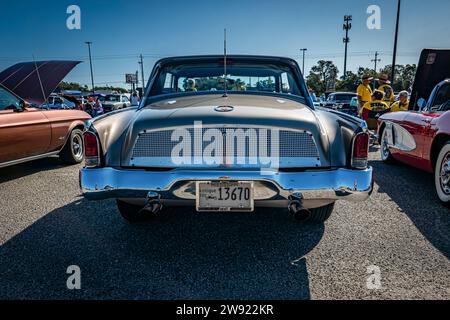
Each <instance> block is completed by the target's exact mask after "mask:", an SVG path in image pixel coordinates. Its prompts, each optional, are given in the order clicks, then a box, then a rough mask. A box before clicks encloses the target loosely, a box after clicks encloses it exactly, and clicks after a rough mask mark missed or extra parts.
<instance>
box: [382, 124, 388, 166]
mask: <svg viewBox="0 0 450 320" xmlns="http://www.w3.org/2000/svg"><path fill="white" fill-rule="evenodd" d="M381 156H382V157H383V160H386V159H387V158H388V157H389V147H388V144H387V141H386V133H385V131H384V132H383V138H382V139H381Z"/></svg>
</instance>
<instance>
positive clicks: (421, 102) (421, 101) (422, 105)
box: [417, 98, 427, 112]
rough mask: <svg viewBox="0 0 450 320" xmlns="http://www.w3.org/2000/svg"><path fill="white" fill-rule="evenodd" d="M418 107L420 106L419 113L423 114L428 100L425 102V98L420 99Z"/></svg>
mask: <svg viewBox="0 0 450 320" xmlns="http://www.w3.org/2000/svg"><path fill="white" fill-rule="evenodd" d="M417 105H418V106H419V111H420V112H421V111H422V110H423V109H424V108H425V107H426V106H427V100H425V99H424V98H420V99H419V100H418V101H417Z"/></svg>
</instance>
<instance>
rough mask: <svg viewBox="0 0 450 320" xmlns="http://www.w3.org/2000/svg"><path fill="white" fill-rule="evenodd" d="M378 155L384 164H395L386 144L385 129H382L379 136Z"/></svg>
mask: <svg viewBox="0 0 450 320" xmlns="http://www.w3.org/2000/svg"><path fill="white" fill-rule="evenodd" d="M380 155H381V160H383V162H384V163H387V164H391V163H394V162H395V160H394V157H392V154H391V151H390V150H389V147H388V144H387V136H386V128H384V129H383V132H382V134H381V143H380Z"/></svg>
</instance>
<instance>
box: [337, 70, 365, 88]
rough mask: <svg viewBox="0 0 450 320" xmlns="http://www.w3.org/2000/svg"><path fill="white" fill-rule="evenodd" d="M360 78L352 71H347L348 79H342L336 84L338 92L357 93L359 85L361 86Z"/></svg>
mask: <svg viewBox="0 0 450 320" xmlns="http://www.w3.org/2000/svg"><path fill="white" fill-rule="evenodd" d="M360 79H361V78H360V77H359V76H358V75H357V74H356V73H353V72H352V71H347V73H346V77H345V79H344V76H342V77H341V79H340V80H339V81H338V82H337V84H336V90H339V91H347V92H356V89H357V88H358V85H359V84H360Z"/></svg>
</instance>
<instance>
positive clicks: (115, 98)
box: [103, 95, 120, 102]
mask: <svg viewBox="0 0 450 320" xmlns="http://www.w3.org/2000/svg"><path fill="white" fill-rule="evenodd" d="M103 101H107V102H120V96H119V95H109V96H106V97H105V99H104V100H103Z"/></svg>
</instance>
